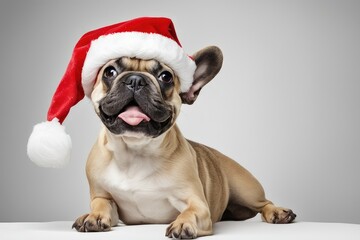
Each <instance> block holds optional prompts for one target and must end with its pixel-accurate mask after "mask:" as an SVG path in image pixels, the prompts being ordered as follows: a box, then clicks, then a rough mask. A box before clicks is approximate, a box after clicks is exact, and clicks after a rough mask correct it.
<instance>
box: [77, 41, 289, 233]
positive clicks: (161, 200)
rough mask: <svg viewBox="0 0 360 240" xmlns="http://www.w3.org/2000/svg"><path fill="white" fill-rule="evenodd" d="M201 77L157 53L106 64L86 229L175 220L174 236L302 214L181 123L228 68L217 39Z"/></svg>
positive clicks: (82, 227)
mask: <svg viewBox="0 0 360 240" xmlns="http://www.w3.org/2000/svg"><path fill="white" fill-rule="evenodd" d="M192 59H193V60H194V61H195V63H196V71H195V74H194V81H193V84H192V86H191V87H190V89H189V90H188V91H187V92H181V91H180V82H179V78H178V77H177V76H176V74H175V73H174V71H173V70H172V69H171V68H170V67H169V66H167V65H165V64H164V63H162V62H159V61H157V60H153V59H151V60H142V59H137V58H128V57H121V58H119V59H114V60H111V61H109V62H107V63H106V64H105V65H104V66H103V67H102V68H101V70H100V71H99V72H98V75H97V78H96V84H95V86H94V88H93V91H92V92H91V101H92V103H93V106H94V108H95V111H96V114H97V115H98V116H99V118H100V119H101V121H102V123H103V128H102V130H101V132H100V135H99V137H98V139H97V141H96V143H95V145H94V146H93V148H92V150H91V152H90V155H89V157H88V160H87V164H86V174H87V178H88V182H89V186H90V196H91V212H90V213H88V214H85V215H83V216H80V217H79V218H78V219H77V220H76V221H75V223H74V224H73V228H75V229H76V230H77V231H79V232H93V231H109V230H110V229H111V227H113V226H116V225H117V224H118V223H119V221H121V222H123V223H124V224H129V225H130V224H169V226H168V227H167V229H166V232H165V235H166V236H167V237H170V238H196V237H200V236H205V235H211V234H212V233H213V224H214V223H215V222H217V221H222V220H245V219H249V218H252V217H254V216H255V215H257V213H261V215H262V219H263V220H264V221H265V222H268V223H290V222H292V221H293V220H294V219H295V217H296V214H294V213H293V211H292V210H290V209H288V208H282V207H278V206H275V205H274V204H273V203H272V202H271V201H269V200H267V199H266V198H265V194H264V190H263V187H262V186H261V184H260V183H259V182H258V181H257V180H256V178H255V177H254V176H253V175H252V174H251V173H250V172H249V171H247V170H246V169H245V168H243V167H242V166H240V165H239V164H238V163H237V162H236V161H234V160H232V159H230V158H229V157H227V156H225V155H223V154H222V153H220V152H218V151H217V150H215V149H213V148H210V147H207V146H205V145H202V144H200V143H196V142H193V141H190V140H187V139H186V138H185V137H184V136H183V135H182V134H181V132H180V130H179V128H178V126H177V125H176V119H177V117H178V115H179V113H180V108H181V105H182V104H192V103H194V101H195V100H196V99H197V97H198V95H199V92H200V90H201V89H202V87H204V86H205V85H206V84H207V83H208V82H210V81H211V80H212V79H213V78H214V77H215V75H216V74H217V73H218V72H219V71H220V68H221V66H222V62H223V55H222V52H221V50H220V49H219V48H218V47H215V46H210V47H206V48H204V49H202V50H200V51H198V52H196V53H195V54H194V55H193V56H192Z"/></svg>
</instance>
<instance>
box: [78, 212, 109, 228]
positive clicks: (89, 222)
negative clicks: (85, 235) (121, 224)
mask: <svg viewBox="0 0 360 240" xmlns="http://www.w3.org/2000/svg"><path fill="white" fill-rule="evenodd" d="M72 228H75V229H76V230H77V231H78V232H105V231H110V229H111V219H110V218H107V217H103V216H101V215H100V214H92V213H91V214H85V215H83V216H81V217H79V218H78V219H76V221H75V222H74V224H73V225H72Z"/></svg>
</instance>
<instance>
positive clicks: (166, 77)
mask: <svg viewBox="0 0 360 240" xmlns="http://www.w3.org/2000/svg"><path fill="white" fill-rule="evenodd" d="M159 80H160V81H163V82H165V83H171V82H172V80H173V76H172V74H171V73H170V72H168V71H164V72H162V73H160V75H159Z"/></svg>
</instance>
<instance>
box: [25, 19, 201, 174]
mask: <svg viewBox="0 0 360 240" xmlns="http://www.w3.org/2000/svg"><path fill="white" fill-rule="evenodd" d="M124 56H126V57H134V58H139V59H145V60H146V59H156V60H158V61H160V62H163V63H165V64H166V65H168V66H170V67H171V68H172V69H173V70H174V72H175V74H176V75H177V76H178V77H179V79H180V88H181V91H182V92H186V91H187V90H188V89H189V88H190V86H191V84H192V81H193V75H194V72H195V69H196V65H195V62H194V61H193V60H192V59H191V58H190V57H189V56H188V55H187V54H186V53H185V52H184V50H183V48H182V46H181V44H180V42H179V40H178V38H177V35H176V32H175V28H174V25H173V23H172V21H171V20H170V19H168V18H153V17H143V18H136V19H133V20H129V21H126V22H121V23H117V24H114V25H111V26H107V27H103V28H100V29H97V30H93V31H90V32H88V33H86V34H85V35H83V36H82V37H81V38H80V40H79V41H78V43H77V44H76V45H75V48H74V50H73V53H72V57H71V59H70V62H69V65H68V67H67V69H66V72H65V74H64V76H63V78H62V79H61V81H60V83H59V86H58V87H57V89H56V91H55V94H54V96H53V98H52V101H51V104H50V107H49V111H48V114H47V121H46V122H42V123H39V124H37V125H35V127H34V129H33V131H32V133H31V135H30V137H29V141H28V145H27V153H28V156H29V158H30V159H31V160H32V161H33V162H35V163H36V164H37V165H39V166H42V167H63V166H65V165H66V164H67V163H68V162H69V160H70V150H71V146H72V144H71V138H70V136H69V135H68V134H66V132H65V127H64V126H62V122H63V121H64V120H65V118H66V116H67V114H68V113H69V111H70V108H71V107H72V106H74V105H76V104H77V103H78V102H79V101H80V100H82V99H83V98H84V96H85V95H86V96H88V97H90V94H91V91H92V89H93V86H94V83H95V79H96V75H97V73H98V71H99V70H100V68H101V67H102V66H103V65H104V64H105V63H107V62H108V61H109V60H112V59H116V58H120V57H124Z"/></svg>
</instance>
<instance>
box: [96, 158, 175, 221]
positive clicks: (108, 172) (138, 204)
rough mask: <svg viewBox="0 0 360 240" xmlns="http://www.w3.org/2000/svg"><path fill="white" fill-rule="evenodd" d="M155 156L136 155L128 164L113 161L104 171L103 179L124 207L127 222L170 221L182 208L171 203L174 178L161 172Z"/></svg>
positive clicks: (119, 203)
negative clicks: (154, 159) (157, 168)
mask: <svg viewBox="0 0 360 240" xmlns="http://www.w3.org/2000/svg"><path fill="white" fill-rule="evenodd" d="M152 162H153V160H152V159H147V158H136V159H131V161H128V163H127V164H121V165H119V164H117V163H116V162H115V160H113V161H112V162H111V163H110V164H109V165H108V166H107V168H106V169H105V170H104V171H103V174H102V177H101V182H102V185H103V187H104V188H105V189H106V190H107V191H108V192H109V193H110V194H111V195H112V197H113V199H114V200H115V201H116V203H117V205H118V207H119V208H120V211H119V212H120V215H121V216H120V218H121V220H123V221H124V222H125V223H127V224H140V223H169V222H171V221H173V220H174V219H175V218H176V216H177V215H178V213H179V211H178V210H177V209H175V208H174V207H173V206H172V205H171V204H170V202H169V197H171V190H172V181H171V179H169V178H167V177H166V176H164V175H161V174H159V173H158V172H157V171H156V170H155V167H154V164H152Z"/></svg>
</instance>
